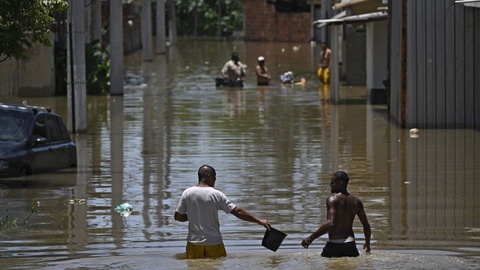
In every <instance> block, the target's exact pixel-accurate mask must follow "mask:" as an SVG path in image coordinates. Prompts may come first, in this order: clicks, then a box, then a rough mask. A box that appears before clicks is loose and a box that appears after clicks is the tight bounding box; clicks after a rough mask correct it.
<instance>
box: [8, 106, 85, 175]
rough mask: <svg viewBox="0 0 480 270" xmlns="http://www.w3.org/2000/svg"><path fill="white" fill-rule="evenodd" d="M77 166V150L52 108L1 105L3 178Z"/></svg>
mask: <svg viewBox="0 0 480 270" xmlns="http://www.w3.org/2000/svg"><path fill="white" fill-rule="evenodd" d="M76 165H77V147H76V145H75V142H73V141H72V139H71V138H70V134H69V133H68V131H67V129H66V127H65V124H64V123H63V120H62V118H61V117H60V116H58V115H57V114H55V113H52V112H51V110H50V109H49V108H45V107H36V106H26V105H9V104H2V103H0V177H16V176H26V175H31V174H36V173H39V172H45V171H51V170H56V169H63V168H68V167H72V166H76Z"/></svg>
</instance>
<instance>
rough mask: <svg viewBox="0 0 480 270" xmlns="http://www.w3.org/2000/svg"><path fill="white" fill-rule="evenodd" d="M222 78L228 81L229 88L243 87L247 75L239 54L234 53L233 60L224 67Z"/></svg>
mask: <svg viewBox="0 0 480 270" xmlns="http://www.w3.org/2000/svg"><path fill="white" fill-rule="evenodd" d="M222 77H223V78H224V79H225V80H226V81H227V85H228V86H231V87H243V81H244V80H245V77H246V74H245V70H244V69H243V64H242V63H241V62H240V61H239V57H238V53H237V52H233V53H232V59H231V60H229V61H228V62H227V63H225V65H224V66H223V68H222Z"/></svg>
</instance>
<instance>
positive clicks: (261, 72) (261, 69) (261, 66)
mask: <svg viewBox="0 0 480 270" xmlns="http://www.w3.org/2000/svg"><path fill="white" fill-rule="evenodd" d="M257 60H258V65H257V66H256V67H255V71H256V73H257V85H268V83H269V82H270V74H269V73H268V68H267V66H265V57H263V56H259V57H258V59H257Z"/></svg>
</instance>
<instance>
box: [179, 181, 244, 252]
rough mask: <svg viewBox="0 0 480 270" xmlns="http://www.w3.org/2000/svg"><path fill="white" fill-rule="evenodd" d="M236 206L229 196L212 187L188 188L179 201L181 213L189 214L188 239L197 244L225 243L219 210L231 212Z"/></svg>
mask: <svg viewBox="0 0 480 270" xmlns="http://www.w3.org/2000/svg"><path fill="white" fill-rule="evenodd" d="M234 208H235V204H233V203H232V202H231V201H230V200H228V198H227V196H226V195H225V194H223V193H222V192H221V191H219V190H216V189H214V188H212V187H197V186H194V187H191V188H187V189H186V190H185V191H184V192H183V194H182V197H181V198H180V200H179V201H178V204H177V208H176V210H175V211H177V212H178V213H179V214H187V215H188V238H187V241H188V242H190V243H192V244H195V245H219V244H222V243H223V239H222V234H221V233H220V223H219V221H218V211H219V210H223V211H225V213H227V214H228V213H230V212H231V211H232V210H233V209H234Z"/></svg>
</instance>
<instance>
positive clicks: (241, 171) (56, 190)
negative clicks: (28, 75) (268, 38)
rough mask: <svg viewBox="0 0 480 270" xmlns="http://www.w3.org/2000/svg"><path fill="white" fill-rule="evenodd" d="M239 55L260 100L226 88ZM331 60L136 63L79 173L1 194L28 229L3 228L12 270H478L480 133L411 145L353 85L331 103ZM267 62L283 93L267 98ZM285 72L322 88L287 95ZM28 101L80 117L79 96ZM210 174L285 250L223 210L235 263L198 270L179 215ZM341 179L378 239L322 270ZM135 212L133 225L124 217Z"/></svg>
mask: <svg viewBox="0 0 480 270" xmlns="http://www.w3.org/2000/svg"><path fill="white" fill-rule="evenodd" d="M234 50H235V51H238V52H239V54H240V61H242V62H244V63H246V64H247V82H246V84H245V87H244V88H243V89H234V88H216V87H215V81H214V78H215V77H218V76H219V70H220V69H221V67H222V66H223V64H224V63H225V61H227V60H228V59H229V58H230V54H231V52H232V51H234ZM319 50H320V48H319V47H311V46H309V45H308V44H302V45H296V44H281V43H246V42H212V41H192V40H183V39H180V40H179V46H178V48H177V49H174V48H169V51H168V53H167V55H163V56H155V60H154V61H152V62H143V61H142V60H141V55H140V54H134V55H129V56H128V57H126V58H125V65H126V68H125V73H126V80H127V85H126V86H125V94H124V96H111V97H110V96H90V97H88V132H87V133H86V134H82V135H76V136H74V138H75V141H76V143H77V148H78V160H79V164H78V168H76V169H68V170H61V171H57V172H53V173H48V174H41V175H36V176H32V177H31V180H32V181H33V183H32V184H31V185H30V186H22V185H17V184H10V183H1V189H0V213H1V217H2V220H3V218H4V217H5V216H6V215H8V216H9V217H14V218H15V219H16V222H15V224H14V225H11V226H8V227H7V228H2V230H1V231H0V251H1V252H0V267H1V268H2V269H6V268H15V269H42V268H43V269H264V268H275V269H293V268H296V269H479V268H480V211H479V210H478V208H479V207H480V196H477V194H479V193H480V184H479V183H480V166H479V165H478V164H480V134H479V132H478V131H475V130H420V131H419V132H418V134H417V136H413V135H415V134H413V135H412V136H411V135H410V133H409V130H402V129H399V128H398V127H397V126H396V125H395V124H394V123H393V122H392V121H390V120H389V117H388V113H387V106H386V105H371V104H369V102H368V99H367V98H366V90H365V88H362V87H347V86H345V87H343V88H342V90H341V93H340V98H341V102H340V103H339V104H335V105H334V104H330V103H329V101H328V97H329V94H328V89H324V88H323V87H322V86H320V84H319V82H318V79H317V77H316V69H317V66H318V63H317V59H318V57H317V56H318V55H319ZM259 55H263V56H265V58H266V64H267V66H268V67H269V69H270V71H271V73H272V77H273V83H272V84H271V85H270V86H257V85H256V80H255V75H254V68H255V64H256V58H257V57H258V56H259ZM286 71H293V72H294V73H296V74H297V75H298V76H303V77H305V78H306V80H307V84H306V85H305V86H284V85H281V84H280V83H279V81H278V76H279V75H280V74H281V73H283V72H286ZM2 99H3V100H4V101H5V100H8V101H18V102H20V101H21V100H23V99H18V100H17V99H16V98H12V97H2ZM27 101H28V103H29V104H31V105H43V106H51V107H52V108H53V111H54V112H57V113H59V114H60V115H61V116H62V117H63V118H64V119H66V118H67V117H66V111H67V108H66V98H65V97H52V98H31V99H30V98H29V99H27ZM202 164H209V165H212V166H213V167H214V168H216V170H217V182H216V186H215V187H216V188H217V189H219V190H222V191H223V192H224V193H225V194H226V195H227V196H228V197H229V199H230V200H232V201H233V202H234V203H235V204H237V205H238V206H240V207H242V208H244V209H246V210H247V211H249V212H250V213H251V214H253V215H255V216H258V217H260V218H265V219H268V220H269V222H270V223H271V224H272V226H274V227H275V228H277V229H279V230H281V231H283V232H285V233H287V234H288V236H287V237H286V239H285V241H284V243H283V244H282V246H281V247H280V249H279V250H278V251H277V252H276V253H274V252H272V251H270V250H267V249H265V248H264V247H262V246H261V241H262V237H263V234H264V229H263V227H260V226H258V225H257V224H254V223H248V222H244V221H241V220H239V219H237V218H235V217H234V216H233V215H226V214H225V213H223V212H219V216H220V222H221V231H222V233H223V237H224V241H225V245H226V248H227V253H228V256H227V258H225V259H221V260H185V259H184V257H185V255H184V252H185V244H186V242H185V239H186V236H187V224H186V223H180V222H177V221H175V220H174V219H173V214H174V210H175V206H176V204H177V200H178V198H179V196H180V195H181V193H182V191H183V190H184V189H185V188H188V187H190V186H193V185H195V184H196V183H197V181H198V179H197V170H198V168H199V167H200V166H201V165H202ZM337 170H344V171H346V172H347V173H348V174H349V175H350V179H351V181H350V184H349V191H350V192H351V193H353V194H355V195H357V196H358V197H360V198H361V199H362V200H363V202H364V205H365V208H366V212H367V216H368V219H369V222H370V224H371V226H372V252H371V253H370V254H366V253H365V252H363V250H362V249H361V247H362V246H363V242H364V236H363V231H362V226H361V224H360V222H359V221H358V220H356V221H355V223H354V231H355V234H356V241H357V246H358V248H359V250H360V252H361V255H360V257H359V258H338V259H326V258H321V257H320V253H321V251H322V247H323V246H324V244H325V242H326V239H327V238H326V236H323V237H321V238H319V239H317V240H316V241H315V242H314V243H313V244H312V245H311V246H310V248H309V249H308V250H305V249H303V248H302V247H301V246H300V242H301V240H302V239H303V238H304V237H306V236H308V235H309V234H310V233H312V232H313V231H315V230H316V229H317V228H318V227H319V225H320V224H321V223H323V222H325V221H326V208H325V199H326V198H327V196H329V195H330V188H329V183H330V176H331V174H332V173H333V172H335V171H337ZM123 202H129V203H130V204H131V205H132V206H133V208H134V212H133V214H132V215H130V216H128V217H122V216H120V215H119V214H118V213H117V212H115V211H114V210H113V209H114V208H115V207H116V206H117V205H119V204H121V203H123ZM32 209H34V211H33V213H32ZM30 214H31V216H29V215H30ZM25 219H27V222H24V221H25Z"/></svg>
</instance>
